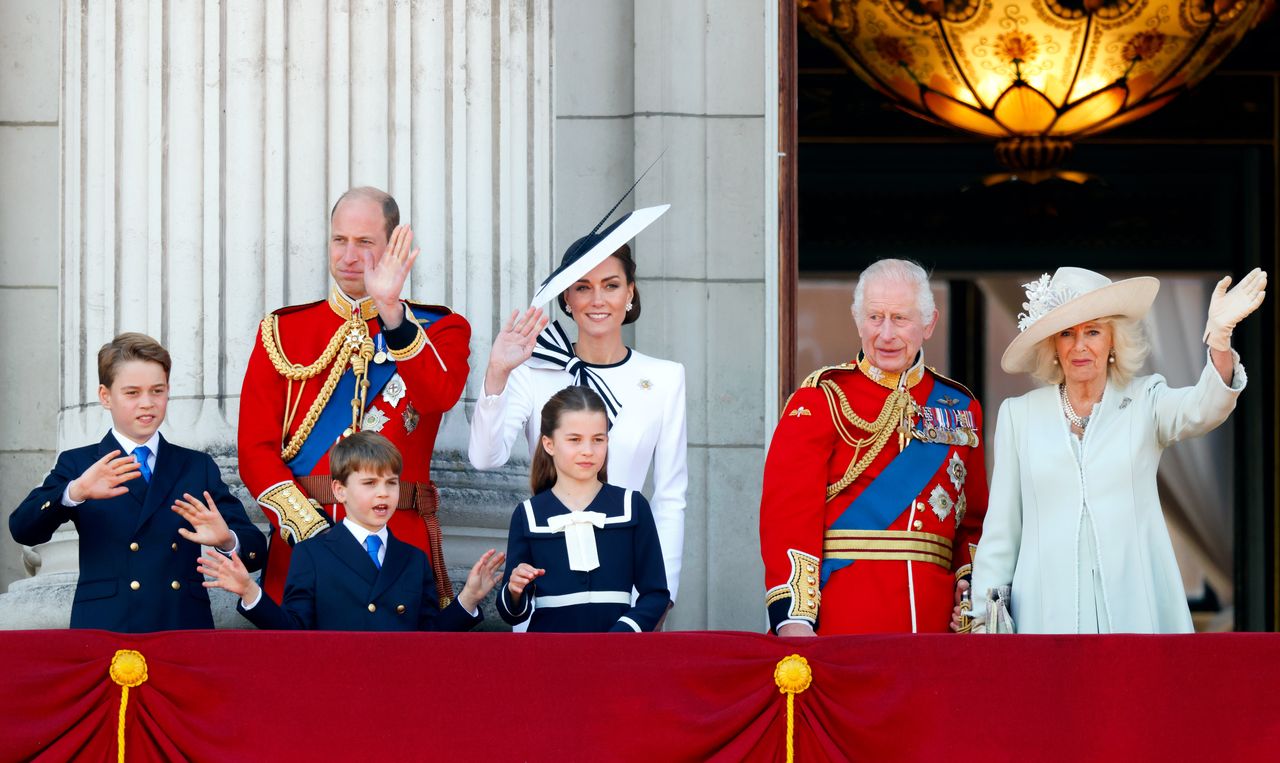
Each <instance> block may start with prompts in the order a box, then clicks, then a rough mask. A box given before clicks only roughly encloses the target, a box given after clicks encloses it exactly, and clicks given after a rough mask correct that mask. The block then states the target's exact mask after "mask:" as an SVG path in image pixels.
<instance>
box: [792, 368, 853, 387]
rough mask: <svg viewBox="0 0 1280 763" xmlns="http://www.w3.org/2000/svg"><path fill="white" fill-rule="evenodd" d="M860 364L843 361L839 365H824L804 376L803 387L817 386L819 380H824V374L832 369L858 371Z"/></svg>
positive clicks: (801, 384)
mask: <svg viewBox="0 0 1280 763" xmlns="http://www.w3.org/2000/svg"><path fill="white" fill-rule="evenodd" d="M857 370H858V366H857V365H856V364H854V363H841V364H840V365H837V366H823V367H822V368H819V369H818V370H817V371H814V372H813V373H811V374H809V375H808V376H806V377H804V381H803V382H801V383H800V386H801V387H816V386H818V382H820V381H822V375H823V374H826V373H830V372H832V371H857Z"/></svg>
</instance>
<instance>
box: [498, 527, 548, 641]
mask: <svg viewBox="0 0 1280 763" xmlns="http://www.w3.org/2000/svg"><path fill="white" fill-rule="evenodd" d="M525 529H526V523H525V521H524V506H523V505H520V506H517V507H516V510H515V512H513V513H512V515H511V529H510V531H509V532H508V533H507V570H506V572H504V573H503V575H502V583H501V586H502V588H501V590H499V591H498V602H497V603H498V616H499V617H501V618H502V619H503V620H504V621H505V622H506V623H507V624H508V625H519V624H520V623H522V622H524V621H525V620H528V619H529V617H530V616H531V615H532V614H533V606H532V601H533V595H534V591H535V589H536V588H537V585H538V582H537V581H536V580H535V581H534V582H533V583H531V584H530V585H529V586H527V587H526V588H525V589H524V595H523V596H521V597H520V605H519V606H516V605H515V604H513V603H512V601H511V593H510V591H509V590H508V589H507V584H508V583H510V582H511V573H512V572H513V571H515V568H516V567H518V566H520V564H521V563H522V562H527V563H529V564H533V554H532V549H530V548H529V536H528V533H527V532H526V531H525Z"/></svg>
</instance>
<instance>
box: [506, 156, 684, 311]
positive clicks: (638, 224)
mask: <svg viewBox="0 0 1280 763" xmlns="http://www.w3.org/2000/svg"><path fill="white" fill-rule="evenodd" d="M665 153H666V151H663V152H662V153H661V154H658V158H657V159H654V160H653V163H652V164H650V165H649V166H648V167H646V168H645V170H644V172H641V173H640V177H638V178H636V182H634V183H632V184H631V187H630V188H628V189H627V192H626V193H624V194H622V198H620V199H618V201H617V202H615V203H614V205H613V206H612V207H611V208H610V209H609V211H608V212H605V213H604V217H602V218H600V222H598V223H596V227H594V228H592V229H591V232H590V233H588V234H587V235H585V236H583V237H582V238H580V239H578V240H577V241H574V242H573V243H572V244H570V245H569V248H568V249H566V250H565V251H564V256H563V257H561V258H560V266H559V267H558V268H556V269H555V270H553V271H551V275H549V276H547V278H546V280H544V281H543V282H542V284H541V285H540V286H539V287H538V290H537V291H536V292H534V295H533V299H532V300H530V302H529V306H530V307H541V306H542V305H545V304H546V303H548V302H550V301H551V300H553V299H555V298H556V296H557V295H559V294H560V293H561V292H563V291H564V290H565V289H567V288H569V287H570V286H572V285H573V284H574V283H576V282H577V281H578V279H580V278H582V277H583V276H585V275H586V274H587V273H590V272H591V271H592V270H593V269H594V268H595V267H596V265H599V264H600V263H602V262H604V261H605V260H606V259H608V257H609V255H611V254H613V253H614V252H616V251H618V249H620V248H621V247H622V245H623V244H625V243H627V242H628V241H630V240H631V239H633V238H635V237H636V236H638V235H640V231H642V230H644V229H645V228H648V227H649V226H650V225H652V224H653V221H654V220H657V219H658V218H659V217H662V214H663V213H664V212H666V211H667V210H668V209H671V205H670V204H660V205H658V206H656V207H645V208H644V209H637V210H635V211H634V212H628V213H627V214H625V215H623V216H622V217H620V218H619V219H618V220H616V221H614V222H612V223H610V224H609V225H608V227H606V226H605V223H606V222H608V220H609V218H610V217H612V216H613V213H614V212H616V211H617V210H618V207H620V206H622V202H624V201H626V200H627V197H628V196H630V195H631V192H632V191H634V190H635V189H636V186H638V185H640V181H641V180H644V176H645V175H648V174H649V170H651V169H653V168H654V167H655V166H656V165H657V164H658V162H660V161H662V156H663V154H665Z"/></svg>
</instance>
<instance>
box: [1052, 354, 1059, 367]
mask: <svg viewBox="0 0 1280 763" xmlns="http://www.w3.org/2000/svg"><path fill="white" fill-rule="evenodd" d="M1053 364H1054V365H1055V366H1056V365H1058V356H1057V355H1054V356H1053Z"/></svg>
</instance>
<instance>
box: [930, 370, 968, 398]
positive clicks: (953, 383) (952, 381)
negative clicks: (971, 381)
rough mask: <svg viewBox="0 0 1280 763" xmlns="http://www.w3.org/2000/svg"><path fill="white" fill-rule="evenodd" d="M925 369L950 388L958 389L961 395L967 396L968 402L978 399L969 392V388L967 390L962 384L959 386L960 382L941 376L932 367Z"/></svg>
mask: <svg viewBox="0 0 1280 763" xmlns="http://www.w3.org/2000/svg"><path fill="white" fill-rule="evenodd" d="M925 368H927V369H929V373H931V374H933V375H934V376H936V377H938V378H939V379H941V380H943V381H944V382H946V383H947V384H950V385H951V386H953V387H956V388H957V389H959V390H960V391H961V392H963V393H965V394H966V395H968V396H969V399H970V400H977V399H978V396H977V395H975V394H973V392H971V391H970V390H969V388H968V387H966V386H964V385H963V384H961V383H960V382H958V381H956V380H955V379H952V378H951V377H950V376H943V375H942V374H940V373H938V369H936V368H934V367H933V366H925Z"/></svg>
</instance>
